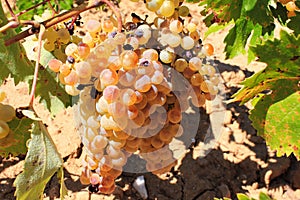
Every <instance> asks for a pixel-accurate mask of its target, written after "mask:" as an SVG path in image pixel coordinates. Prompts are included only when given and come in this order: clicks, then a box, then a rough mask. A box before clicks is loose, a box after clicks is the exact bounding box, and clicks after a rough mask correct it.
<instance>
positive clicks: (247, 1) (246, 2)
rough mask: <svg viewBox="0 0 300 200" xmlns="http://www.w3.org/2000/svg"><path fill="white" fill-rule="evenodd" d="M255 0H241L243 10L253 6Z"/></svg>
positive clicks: (248, 9)
mask: <svg viewBox="0 0 300 200" xmlns="http://www.w3.org/2000/svg"><path fill="white" fill-rule="evenodd" d="M256 2H257V0H243V8H244V10H245V11H250V10H252V9H253V8H254V6H255V4H256Z"/></svg>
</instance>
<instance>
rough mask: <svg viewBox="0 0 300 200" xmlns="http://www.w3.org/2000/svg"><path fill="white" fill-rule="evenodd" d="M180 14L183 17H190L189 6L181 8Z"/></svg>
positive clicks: (179, 9)
mask: <svg viewBox="0 0 300 200" xmlns="http://www.w3.org/2000/svg"><path fill="white" fill-rule="evenodd" d="M178 14H179V16H181V17H186V16H188V15H189V14H190V10H189V8H188V7H187V6H180V7H179V8H178Z"/></svg>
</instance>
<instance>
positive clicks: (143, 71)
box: [136, 58, 154, 76]
mask: <svg viewBox="0 0 300 200" xmlns="http://www.w3.org/2000/svg"><path fill="white" fill-rule="evenodd" d="M153 72H154V68H153V63H152V62H151V61H150V60H148V59H145V58H141V59H140V62H139V67H138V68H137V69H136V74H137V75H138V76H139V75H148V76H151V75H152V74H153Z"/></svg>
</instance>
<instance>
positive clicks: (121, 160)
mask: <svg viewBox="0 0 300 200" xmlns="http://www.w3.org/2000/svg"><path fill="white" fill-rule="evenodd" d="M126 162H127V158H126V157H125V155H124V153H123V152H122V151H120V154H119V157H118V158H112V159H111V164H112V165H113V166H115V167H122V166H123V165H125V164H126Z"/></svg>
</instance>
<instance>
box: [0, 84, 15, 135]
mask: <svg viewBox="0 0 300 200" xmlns="http://www.w3.org/2000/svg"><path fill="white" fill-rule="evenodd" d="M5 98H6V94H5V92H3V91H2V90H0V140H2V139H3V138H6V137H7V136H8V134H9V133H10V132H11V130H10V128H9V126H8V124H7V123H8V122H10V121H11V120H13V119H14V118H15V116H16V114H15V109H14V108H13V107H12V106H11V105H7V104H3V103H1V102H2V101H3V100H4V99H5Z"/></svg>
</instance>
